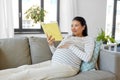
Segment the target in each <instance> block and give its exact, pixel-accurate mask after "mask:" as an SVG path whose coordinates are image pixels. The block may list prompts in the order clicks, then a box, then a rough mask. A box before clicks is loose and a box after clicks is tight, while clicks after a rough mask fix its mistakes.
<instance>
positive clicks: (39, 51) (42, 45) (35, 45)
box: [29, 37, 52, 64]
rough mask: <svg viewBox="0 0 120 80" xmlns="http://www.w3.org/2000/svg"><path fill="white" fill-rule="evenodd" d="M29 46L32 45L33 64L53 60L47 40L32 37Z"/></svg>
mask: <svg viewBox="0 0 120 80" xmlns="http://www.w3.org/2000/svg"><path fill="white" fill-rule="evenodd" d="M29 44H30V52H31V58H32V64H35V63H39V62H43V61H46V60H50V59H51V56H52V53H51V51H50V49H49V46H48V42H47V39H46V38H41V37H30V38H29Z"/></svg>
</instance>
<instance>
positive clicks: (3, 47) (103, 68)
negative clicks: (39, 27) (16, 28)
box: [0, 37, 120, 80]
mask: <svg viewBox="0 0 120 80" xmlns="http://www.w3.org/2000/svg"><path fill="white" fill-rule="evenodd" d="M56 46H57V43H56ZM51 56H52V54H51V51H50V49H49V46H48V43H47V41H46V39H45V38H38V37H30V38H27V37H22V38H9V39H0V69H7V68H13V67H18V66H21V65H24V64H35V63H39V62H43V61H46V60H49V59H51ZM119 61H120V53H118V52H111V51H108V50H101V51H100V56H99V67H100V70H92V71H86V72H80V73H78V74H77V75H76V76H72V77H69V78H60V79H54V80H120V77H119V76H120V62H119ZM52 80H53V79H52Z"/></svg>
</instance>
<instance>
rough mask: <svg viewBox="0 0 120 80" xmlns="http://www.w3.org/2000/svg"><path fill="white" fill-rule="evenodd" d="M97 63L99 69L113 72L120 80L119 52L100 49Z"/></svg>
mask: <svg viewBox="0 0 120 80" xmlns="http://www.w3.org/2000/svg"><path fill="white" fill-rule="evenodd" d="M99 63H100V66H99V67H100V69H101V70H104V71H110V72H112V73H115V75H116V77H117V80H120V52H114V51H109V50H105V49H102V50H101V51H100V60H99Z"/></svg>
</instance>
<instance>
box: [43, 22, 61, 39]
mask: <svg viewBox="0 0 120 80" xmlns="http://www.w3.org/2000/svg"><path fill="white" fill-rule="evenodd" d="M42 28H43V31H44V33H45V34H46V35H48V36H50V35H51V36H52V37H54V38H55V41H61V40H62V39H63V37H62V34H61V32H60V30H59V28H58V24H57V23H47V24H42Z"/></svg>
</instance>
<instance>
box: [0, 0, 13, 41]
mask: <svg viewBox="0 0 120 80" xmlns="http://www.w3.org/2000/svg"><path fill="white" fill-rule="evenodd" d="M12 18H13V15H12V0H0V39H1V38H11V37H13V36H14V28H13V19H12Z"/></svg>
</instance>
